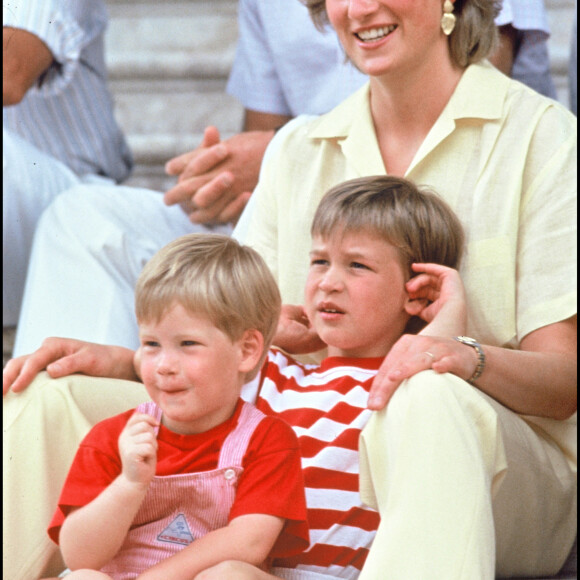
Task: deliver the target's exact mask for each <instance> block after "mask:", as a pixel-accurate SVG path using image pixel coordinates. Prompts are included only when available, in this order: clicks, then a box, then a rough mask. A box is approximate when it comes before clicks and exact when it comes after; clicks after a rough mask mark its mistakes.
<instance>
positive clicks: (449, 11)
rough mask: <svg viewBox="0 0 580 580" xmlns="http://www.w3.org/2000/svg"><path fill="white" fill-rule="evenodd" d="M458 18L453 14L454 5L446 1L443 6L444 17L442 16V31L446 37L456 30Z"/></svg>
mask: <svg viewBox="0 0 580 580" xmlns="http://www.w3.org/2000/svg"><path fill="white" fill-rule="evenodd" d="M456 20H457V18H456V17H455V14H453V3H452V2H451V0H445V3H444V4H443V16H441V30H443V34H445V36H449V35H450V34H451V33H452V32H453V29H454V28H455V21H456Z"/></svg>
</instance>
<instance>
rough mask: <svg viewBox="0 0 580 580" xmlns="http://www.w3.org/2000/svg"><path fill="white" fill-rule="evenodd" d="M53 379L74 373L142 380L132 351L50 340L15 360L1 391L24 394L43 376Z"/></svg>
mask: <svg viewBox="0 0 580 580" xmlns="http://www.w3.org/2000/svg"><path fill="white" fill-rule="evenodd" d="M43 370H46V371H47V372H48V374H49V375H50V376H51V377H52V378H53V379H56V378H59V377H64V376H66V375H71V374H73V373H82V374H85V375H90V376H94V377H109V378H117V379H127V380H133V381H134V380H139V379H138V377H137V375H136V374H135V370H134V368H133V351H132V350H130V349H128V348H124V347H121V346H107V345H104V344H96V343H92V342H84V341H82V340H75V339H72V338H54V337H53V338H47V339H46V340H44V342H43V343H42V346H41V347H40V348H39V349H38V350H36V351H35V352H33V353H32V354H27V355H23V356H19V357H17V358H14V359H12V360H10V361H8V363H7V364H6V366H5V367H4V371H3V373H2V390H3V394H4V395H5V394H6V393H7V392H8V391H9V390H12V391H14V392H19V391H23V390H24V389H25V388H26V387H27V386H28V385H29V384H30V383H31V382H32V381H33V379H34V377H35V376H36V375H37V374H38V373H39V372H40V371H43Z"/></svg>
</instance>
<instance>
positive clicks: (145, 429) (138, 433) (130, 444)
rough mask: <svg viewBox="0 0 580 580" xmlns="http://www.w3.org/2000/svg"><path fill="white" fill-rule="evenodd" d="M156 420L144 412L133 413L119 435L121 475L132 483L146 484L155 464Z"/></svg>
mask: <svg viewBox="0 0 580 580" xmlns="http://www.w3.org/2000/svg"><path fill="white" fill-rule="evenodd" d="M158 426H159V423H158V421H157V420H156V419H155V418H154V417H151V415H147V414H145V413H135V414H134V415H133V416H132V417H131V418H130V419H129V421H127V425H125V428H124V429H123V431H122V432H121V435H120V436H119V454H120V455H121V462H122V464H123V472H122V475H123V476H124V477H125V478H126V479H127V480H128V481H130V482H132V483H140V484H144V485H148V484H149V483H150V482H151V480H152V479H153V477H154V476H155V468H156V466H157V433H156V431H157V427H158Z"/></svg>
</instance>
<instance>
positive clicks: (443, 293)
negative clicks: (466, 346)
mask: <svg viewBox="0 0 580 580" xmlns="http://www.w3.org/2000/svg"><path fill="white" fill-rule="evenodd" d="M412 268H413V270H414V271H415V272H420V274H418V275H417V276H415V277H414V278H411V279H410V280H409V281H408V282H407V284H406V289H407V292H408V294H409V297H410V298H412V301H411V302H410V303H409V305H408V306H407V312H408V313H409V314H412V315H413V316H418V317H420V318H421V319H422V320H424V321H425V322H428V323H429V325H428V326H427V327H425V328H424V329H423V330H422V331H421V333H420V334H427V335H439V336H454V335H457V334H463V333H464V332H465V327H466V324H467V299H466V297H465V289H464V287H463V282H462V281H461V277H460V276H459V272H457V270H454V269H453V268H448V267H447V266H441V265H440V264H413V265H412Z"/></svg>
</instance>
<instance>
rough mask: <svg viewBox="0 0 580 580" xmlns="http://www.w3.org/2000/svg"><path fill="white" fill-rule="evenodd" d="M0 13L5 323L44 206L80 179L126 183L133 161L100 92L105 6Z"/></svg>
mask: <svg viewBox="0 0 580 580" xmlns="http://www.w3.org/2000/svg"><path fill="white" fill-rule="evenodd" d="M3 17H4V20H3V29H2V37H3V38H2V63H3V67H2V68H3V73H2V77H3V79H2V80H3V83H2V103H3V123H4V125H3V135H2V156H3V173H2V185H3V192H4V193H3V196H2V201H3V220H2V222H3V234H2V235H3V237H2V240H3V244H2V256H3V298H2V304H3V324H4V326H12V325H15V324H16V322H17V321H18V316H19V313H20V307H21V301H22V293H23V291H24V283H25V276H26V269H27V266H28V260H29V255H30V251H31V247H32V238H33V234H34V232H35V229H36V224H37V222H38V219H39V218H40V215H41V214H42V212H43V211H44V209H46V208H47V207H48V205H49V204H50V203H51V202H52V201H53V200H54V198H55V197H56V196H57V195H59V194H60V193H62V192H63V191H64V190H66V189H68V188H69V187H71V186H72V185H74V184H77V183H79V182H81V181H85V182H86V181H89V180H90V181H94V180H97V179H102V180H106V182H109V183H114V182H118V181H121V180H123V179H125V178H126V177H127V176H128V174H129V172H130V170H131V167H132V158H131V154H130V152H129V149H128V146H127V144H126V142H125V139H124V137H123V134H122V132H121V130H120V128H119V126H118V125H117V123H116V121H115V118H114V116H113V101H112V97H111V94H110V93H109V90H108V88H107V75H106V68H105V62H104V47H103V36H104V32H105V28H106V26H107V12H106V8H105V3H104V2H103V1H102V0H96V1H93V0H81V1H79V2H67V1H65V0H30V1H28V2H19V3H18V5H13V4H10V3H4V7H3ZM53 257H54V256H53ZM51 261H52V258H51Z"/></svg>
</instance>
